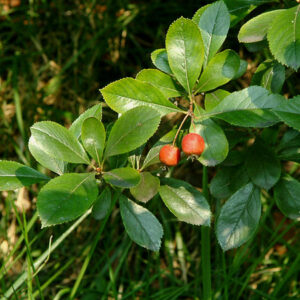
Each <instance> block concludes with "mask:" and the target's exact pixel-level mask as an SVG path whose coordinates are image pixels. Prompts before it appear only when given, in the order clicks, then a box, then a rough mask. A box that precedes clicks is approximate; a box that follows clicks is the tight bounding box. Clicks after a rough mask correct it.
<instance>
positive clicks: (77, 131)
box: [69, 103, 102, 138]
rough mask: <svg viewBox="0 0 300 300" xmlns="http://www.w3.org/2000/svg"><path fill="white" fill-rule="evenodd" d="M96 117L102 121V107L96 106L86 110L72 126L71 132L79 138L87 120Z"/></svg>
mask: <svg viewBox="0 0 300 300" xmlns="http://www.w3.org/2000/svg"><path fill="white" fill-rule="evenodd" d="M91 117H94V118H96V119H98V120H99V121H101V118H102V105H101V104H100V103H99V104H96V105H94V106H93V107H91V108H89V109H88V110H86V111H85V112H84V113H82V114H81V115H80V116H79V117H78V118H77V119H76V120H75V121H74V122H73V123H72V125H71V126H70V128H69V130H70V131H71V133H72V134H74V135H75V136H76V137H77V138H79V137H80V135H81V127H82V124H83V122H84V120H85V119H87V118H91Z"/></svg>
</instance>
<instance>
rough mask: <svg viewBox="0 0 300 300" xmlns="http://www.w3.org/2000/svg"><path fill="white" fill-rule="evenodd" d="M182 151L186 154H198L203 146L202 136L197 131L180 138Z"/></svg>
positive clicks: (202, 149)
mask: <svg viewBox="0 0 300 300" xmlns="http://www.w3.org/2000/svg"><path fill="white" fill-rule="evenodd" d="M181 146H182V151H183V152H184V153H185V154H186V155H200V154H201V153H202V152H203V151H204V148H205V142H204V139H203V137H202V136H201V135H200V134H197V133H189V134H187V135H185V136H184V137H183V139H182V143H181Z"/></svg>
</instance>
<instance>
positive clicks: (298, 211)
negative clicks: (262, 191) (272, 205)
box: [274, 175, 300, 220]
mask: <svg viewBox="0 0 300 300" xmlns="http://www.w3.org/2000/svg"><path fill="white" fill-rule="evenodd" d="M299 195H300V182H299V181H298V180H296V179H294V178H293V177H291V176H289V175H285V176H283V177H282V178H281V179H280V181H279V182H278V183H277V184H276V186H275V188H274V196H275V200H276V204H277V206H278V207H279V209H280V210H281V211H282V213H283V214H284V215H286V216H287V217H288V218H290V219H296V220H300V197H299Z"/></svg>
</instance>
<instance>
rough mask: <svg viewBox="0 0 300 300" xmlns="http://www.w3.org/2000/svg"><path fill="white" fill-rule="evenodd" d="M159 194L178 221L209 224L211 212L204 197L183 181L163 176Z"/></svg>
mask: <svg viewBox="0 0 300 300" xmlns="http://www.w3.org/2000/svg"><path fill="white" fill-rule="evenodd" d="M161 184H162V185H161V186H160V189H159V194H160V196H161V198H162V200H163V201H164V203H165V204H166V206H167V207H168V209H169V210H170V211H171V212H172V213H173V214H174V215H175V216H176V217H177V218H178V220H180V221H184V222H186V223H189V224H194V225H206V226H210V217H211V212H210V208H209V205H208V203H207V200H206V198H205V197H204V196H203V195H202V194H201V193H200V192H199V191H198V190H196V189H195V188H194V187H193V186H191V185H190V184H188V183H187V182H185V181H181V180H177V179H172V178H164V179H163V180H162V181H161Z"/></svg>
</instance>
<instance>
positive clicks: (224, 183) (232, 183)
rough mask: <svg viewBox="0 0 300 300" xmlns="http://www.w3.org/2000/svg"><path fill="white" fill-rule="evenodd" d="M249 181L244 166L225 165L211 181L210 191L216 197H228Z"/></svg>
mask: <svg viewBox="0 0 300 300" xmlns="http://www.w3.org/2000/svg"><path fill="white" fill-rule="evenodd" d="M248 182H249V176H248V174H247V171H246V168H245V167H244V166H239V167H223V168H221V169H219V170H218V172H217V174H216V176H215V177H213V179H212V181H211V182H210V187H209V189H210V193H211V194H212V195H213V197H214V198H217V199H226V198H228V197H230V196H231V195H232V194H233V193H235V192H236V191H237V190H239V189H240V188H241V187H242V186H244V185H245V184H247V183H248Z"/></svg>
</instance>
